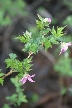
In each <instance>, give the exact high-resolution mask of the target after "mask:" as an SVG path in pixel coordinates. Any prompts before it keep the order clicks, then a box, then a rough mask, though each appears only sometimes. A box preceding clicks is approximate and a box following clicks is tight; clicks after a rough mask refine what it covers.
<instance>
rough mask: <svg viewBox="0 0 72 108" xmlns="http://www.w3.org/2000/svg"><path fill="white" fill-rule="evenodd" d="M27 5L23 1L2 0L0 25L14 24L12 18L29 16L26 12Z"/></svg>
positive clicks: (0, 0) (0, 2)
mask: <svg viewBox="0 0 72 108" xmlns="http://www.w3.org/2000/svg"><path fill="white" fill-rule="evenodd" d="M25 6H26V3H25V2H24V1H23V0H7V1H6V0H0V25H1V26H6V25H9V24H11V23H12V17H14V16H16V15H27V12H26V11H24V8H25Z"/></svg>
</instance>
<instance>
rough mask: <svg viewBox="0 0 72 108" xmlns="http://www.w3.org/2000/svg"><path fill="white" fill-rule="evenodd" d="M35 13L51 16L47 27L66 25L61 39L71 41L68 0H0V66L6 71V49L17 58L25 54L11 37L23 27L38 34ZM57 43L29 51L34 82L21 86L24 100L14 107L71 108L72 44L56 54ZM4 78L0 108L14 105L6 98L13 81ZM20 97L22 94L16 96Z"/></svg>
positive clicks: (71, 10) (71, 15) (71, 6)
mask: <svg viewBox="0 0 72 108" xmlns="http://www.w3.org/2000/svg"><path fill="white" fill-rule="evenodd" d="M37 14H39V15H41V16H42V17H44V18H51V19H52V23H51V24H50V27H51V28H52V27H53V26H55V28H56V27H57V26H65V25H67V26H66V28H65V30H64V32H65V36H64V40H65V42H72V0H0V69H2V71H3V72H4V73H5V74H6V73H7V72H9V71H10V69H9V68H8V69H6V64H5V62H4V61H5V59H6V58H8V57H9V54H10V53H16V54H17V56H18V59H19V60H23V59H24V58H26V57H27V56H28V53H27V52H25V53H24V52H22V48H23V47H24V45H23V44H22V43H20V42H19V41H17V40H15V39H14V38H15V37H16V36H19V35H22V34H23V32H25V31H26V30H28V31H30V32H32V33H33V36H36V35H37V36H38V35H39V33H38V30H37V29H36V27H35V26H36V22H35V20H36V19H38V17H37ZM59 52H60V46H59V45H53V47H52V48H51V49H48V51H47V52H44V50H40V51H39V52H38V54H36V55H33V61H32V63H33V66H32V71H30V74H34V73H35V78H34V80H35V83H30V82H27V83H26V84H25V85H22V86H21V87H22V88H23V90H24V94H26V97H27V99H28V103H21V104H20V105H19V106H16V108H72V47H70V48H69V49H68V51H66V53H64V54H62V55H60V56H59ZM15 76H16V74H14V73H13V74H12V75H10V76H8V77H6V78H5V80H4V85H3V86H2V85H0V108H2V107H3V106H4V104H5V103H6V104H8V105H10V107H7V106H4V108H15V106H14V105H13V103H10V102H9V100H7V99H6V97H7V96H11V95H12V94H14V93H15V92H16V87H15V86H14V83H12V82H11V81H10V78H12V77H15ZM20 98H22V96H20Z"/></svg>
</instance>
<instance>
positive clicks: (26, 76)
mask: <svg viewBox="0 0 72 108" xmlns="http://www.w3.org/2000/svg"><path fill="white" fill-rule="evenodd" d="M34 76H35V74H34V75H29V74H26V75H25V76H24V77H23V78H22V79H21V80H20V81H19V82H22V83H23V84H25V83H26V81H27V79H28V80H29V81H30V82H35V81H33V80H32V79H31V77H34Z"/></svg>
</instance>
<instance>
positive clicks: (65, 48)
mask: <svg viewBox="0 0 72 108" xmlns="http://www.w3.org/2000/svg"><path fill="white" fill-rule="evenodd" d="M69 46H72V44H71V42H69V43H65V42H63V43H61V51H60V53H59V55H60V54H61V53H63V52H65V51H66V50H67V49H68V47H69Z"/></svg>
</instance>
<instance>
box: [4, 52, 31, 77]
mask: <svg viewBox="0 0 72 108" xmlns="http://www.w3.org/2000/svg"><path fill="white" fill-rule="evenodd" d="M9 56H10V58H8V59H5V63H6V64H7V68H9V67H10V68H11V70H12V71H13V72H19V74H18V76H19V79H20V78H22V77H23V75H24V74H25V73H26V72H28V71H30V70H31V66H32V64H31V61H32V57H30V58H26V59H24V60H23V61H19V60H17V59H16V57H17V55H16V54H13V53H11V54H9Z"/></svg>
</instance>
